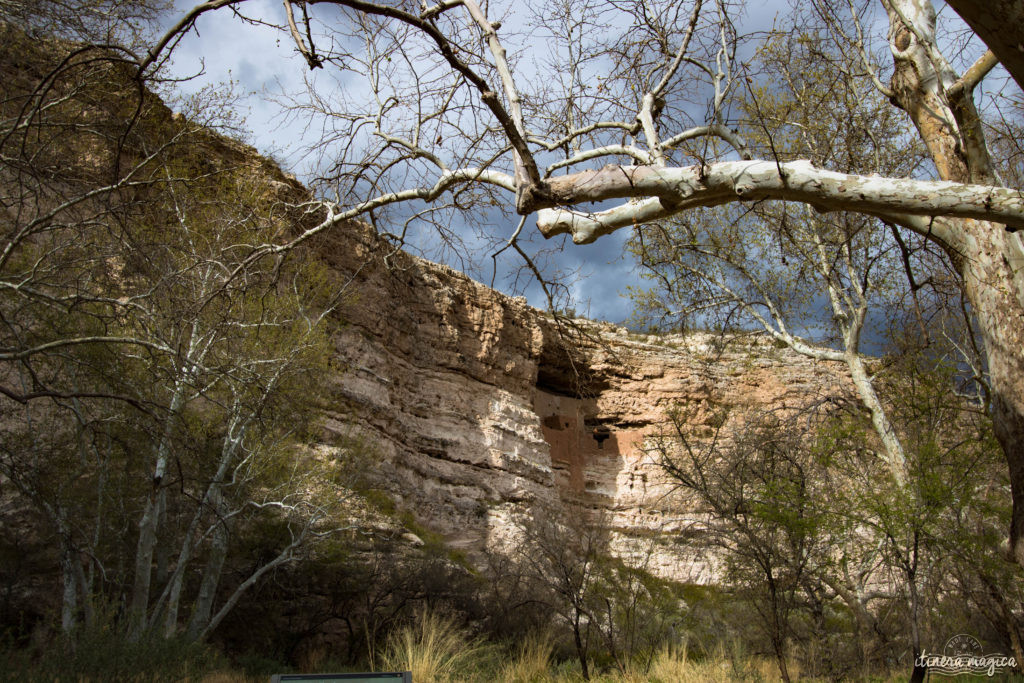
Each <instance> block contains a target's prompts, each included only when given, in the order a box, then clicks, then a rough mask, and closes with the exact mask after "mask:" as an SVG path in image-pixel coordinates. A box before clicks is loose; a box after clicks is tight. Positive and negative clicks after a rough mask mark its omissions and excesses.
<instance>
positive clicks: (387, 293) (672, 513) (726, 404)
mask: <svg viewBox="0 0 1024 683" xmlns="http://www.w3.org/2000/svg"><path fill="white" fill-rule="evenodd" d="M323 253H324V255H325V257H326V258H327V259H328V260H329V261H330V263H331V265H332V267H333V268H335V269H337V270H338V271H339V272H340V273H342V274H343V275H345V276H347V277H350V278H351V284H350V285H349V289H348V291H349V293H350V294H349V296H348V298H347V299H346V302H345V304H344V305H343V306H342V308H341V310H340V312H339V315H340V318H341V321H342V325H341V327H340V330H339V331H338V333H337V334H336V335H335V337H334V344H335V349H336V354H337V360H338V361H339V367H340V368H341V371H340V372H339V373H337V374H336V375H335V376H333V377H331V378H330V379H329V381H330V382H331V383H332V387H331V389H332V391H331V394H332V396H333V397H334V400H335V401H336V405H333V406H331V407H330V408H329V410H328V411H327V415H326V418H327V419H326V421H325V428H326V430H327V435H326V436H327V438H328V439H331V438H333V437H338V436H344V437H345V438H347V439H351V438H352V437H356V438H358V439H359V440H360V442H361V443H362V444H364V446H365V447H366V450H367V452H368V453H369V454H370V456H369V457H371V458H372V459H373V460H374V461H375V462H373V463H372V465H371V466H370V467H368V468H367V471H368V472H369V476H370V477H371V479H372V480H373V482H374V484H375V486H376V487H377V488H379V489H380V490H382V491H384V492H385V493H386V494H387V495H388V497H389V498H391V499H392V500H393V501H394V502H395V504H396V505H397V507H398V508H399V509H401V510H404V511H406V512H408V513H411V514H412V515H413V516H414V517H415V519H416V521H417V523H419V524H421V525H423V526H424V527H427V528H429V529H431V530H432V531H434V532H437V533H439V534H441V535H443V536H444V538H445V540H446V542H447V543H448V544H449V546H450V547H453V548H455V549H459V550H462V551H466V552H468V553H469V554H470V555H472V554H473V553H474V552H476V551H480V550H482V549H484V548H489V547H495V546H500V545H501V544H503V543H504V542H506V541H507V540H508V539H509V537H510V536H511V535H512V534H514V524H513V520H514V518H515V517H516V515H517V514H520V513H523V512H526V511H529V510H530V509H531V508H534V507H535V506H543V509H545V510H550V509H556V510H562V511H563V513H564V514H584V515H590V516H594V515H600V516H601V517H602V518H603V520H604V522H605V523H608V524H610V526H611V527H612V529H613V548H614V549H615V550H616V551H617V552H619V553H621V554H630V553H645V554H647V556H649V560H648V567H649V568H650V569H652V570H653V571H655V573H657V574H660V575H662V576H665V577H671V578H676V579H680V580H686V581H699V582H705V581H708V580H709V579H711V578H712V577H711V572H712V568H711V566H710V565H709V563H708V562H706V561H704V560H703V559H702V558H700V557H695V556H692V555H690V554H689V551H688V550H687V549H686V546H685V542H684V541H683V539H684V538H685V536H686V534H685V533H683V532H687V533H693V532H699V528H700V525H701V523H702V519H701V515H700V514H699V511H696V510H694V509H692V507H689V506H687V504H686V501H685V500H681V499H679V498H678V497H677V496H676V495H675V494H674V491H673V487H672V485H671V482H669V481H666V479H665V477H664V475H663V473H662V471H661V468H660V467H659V465H658V463H657V460H656V457H655V456H654V455H653V454H652V453H651V452H650V448H649V445H650V443H651V439H652V438H653V437H655V436H656V435H657V434H658V433H659V432H661V431H662V430H663V429H664V427H665V422H666V411H668V410H670V409H671V408H673V407H676V406H685V407H686V408H687V409H688V410H689V411H690V412H691V413H692V414H693V415H694V416H695V417H694V419H693V420H692V422H693V423H692V424H691V425H690V427H691V428H692V430H693V434H694V435H695V437H696V438H700V437H701V436H706V435H707V434H708V433H709V432H711V431H712V427H713V426H714V425H715V424H716V420H721V415H722V414H723V410H725V411H729V412H731V413H732V414H739V413H741V412H743V411H744V410H748V409H752V410H758V409H767V408H777V407H780V406H789V407H797V406H799V405H803V404H806V403H808V402H810V401H812V400H814V399H815V398H817V397H819V396H820V395H822V394H824V393H834V392H836V391H840V390H842V389H841V387H842V385H843V384H844V383H845V380H844V379H843V373H842V371H841V369H840V368H839V367H837V366H835V365H828V364H822V363H818V362H813V361H811V360H809V359H806V358H804V357H801V356H798V355H796V354H794V353H792V352H790V351H788V350H786V349H779V348H775V347H774V345H773V344H772V343H771V342H770V341H768V340H766V339H764V338H761V337H747V338H744V339H738V340H734V341H733V342H732V343H730V344H728V345H726V347H725V348H724V349H722V348H721V345H720V340H719V339H718V338H717V336H715V335H711V334H708V333H694V334H690V335H677V336H668V337H655V336H637V335H631V334H629V333H628V332H627V331H626V330H624V329H621V328H617V327H616V326H614V325H610V324H606V323H594V322H590V321H575V323H574V324H570V325H559V324H556V323H555V321H554V320H553V318H552V317H551V316H550V315H548V314H546V313H544V312H542V311H539V310H537V309H533V308H531V307H529V306H527V305H526V303H525V301H524V300H522V299H519V298H511V297H508V296H505V295H503V294H501V293H499V292H496V291H494V290H492V289H490V288H488V287H485V286H484V285H482V284H480V283H477V282H474V281H473V280H471V279H469V278H467V277H466V276H464V275H462V274H460V273H457V272H455V271H453V270H452V269H450V268H447V267H444V266H441V265H437V264H434V263H430V262H428V261H425V260H422V259H419V258H416V257H414V256H411V255H408V254H406V253H397V254H392V253H391V252H390V249H389V247H388V246H387V245H385V244H383V243H382V242H379V241H377V239H376V238H375V237H374V236H373V235H372V234H370V233H369V232H368V231H365V230H363V229H360V228H358V227H350V228H346V229H343V230H340V231H339V232H338V233H337V234H335V235H334V236H332V238H331V241H330V244H329V245H327V246H326V247H325V248H324V249H323ZM385 256H387V258H385Z"/></svg>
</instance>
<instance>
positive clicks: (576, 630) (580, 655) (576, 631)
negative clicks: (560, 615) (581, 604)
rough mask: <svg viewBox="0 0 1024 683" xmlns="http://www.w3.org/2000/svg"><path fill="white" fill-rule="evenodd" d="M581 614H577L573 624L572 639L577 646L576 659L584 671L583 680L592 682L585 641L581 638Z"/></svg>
mask: <svg viewBox="0 0 1024 683" xmlns="http://www.w3.org/2000/svg"><path fill="white" fill-rule="evenodd" d="M580 628H581V625H580V614H579V612H576V614H575V618H574V620H573V623H572V637H573V641H574V643H575V645H576V658H577V659H579V660H580V669H581V670H582V671H583V680H585V681H589V680H590V668H589V667H588V666H587V650H586V648H585V647H583V639H582V638H581V637H580Z"/></svg>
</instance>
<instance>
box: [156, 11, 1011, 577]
mask: <svg viewBox="0 0 1024 683" xmlns="http://www.w3.org/2000/svg"><path fill="white" fill-rule="evenodd" d="M950 4H951V5H952V6H953V7H955V8H956V9H957V11H958V12H960V13H961V14H962V15H963V17H964V18H965V19H966V20H967V22H968V23H969V24H970V26H971V27H973V28H974V29H975V30H977V32H978V33H977V35H978V36H980V38H981V40H982V41H984V42H986V43H988V44H990V45H991V46H992V50H985V51H984V53H983V54H980V56H979V57H978V58H977V59H976V60H971V61H965V60H964V55H965V54H971V55H973V54H974V53H980V52H981V51H982V50H981V48H980V47H979V48H978V49H976V50H974V52H972V51H971V50H967V51H963V50H961V49H960V43H961V42H962V41H960V42H958V41H957V40H954V38H956V36H955V35H954V36H953V37H952V38H950V37H949V36H951V35H952V34H951V33H949V30H950V27H952V28H953V29H954V30H956V29H958V28H962V27H963V24H962V23H960V21H961V20H960V19H958V18H957V17H956V16H955V15H954V14H953V13H952V12H949V11H946V12H945V13H944V14H943V16H942V17H941V20H942V21H941V22H940V21H939V17H937V14H936V11H935V8H934V7H933V5H932V3H931V2H928V1H927V0H881V2H879V3H869V2H866V1H858V0H852V1H850V2H840V1H839V0H818V1H817V2H815V3H813V9H814V10H815V16H816V19H817V21H818V22H819V24H820V26H821V27H822V29H823V31H824V32H823V34H822V38H821V39H822V40H823V41H830V42H831V43H832V44H834V45H835V46H837V47H839V48H840V49H842V50H843V51H845V52H846V53H847V54H849V55H852V56H854V57H856V59H855V60H853V64H854V65H855V66H854V68H851V69H850V70H848V72H847V73H846V75H845V78H847V79H849V81H850V82H868V83H870V84H871V86H872V87H874V88H876V89H877V90H878V91H879V92H881V93H882V94H884V95H885V97H886V98H887V99H888V100H889V101H890V102H891V103H892V105H893V106H894V107H896V108H897V109H899V110H901V111H902V113H903V115H905V116H907V117H908V118H909V120H910V121H911V122H912V123H913V125H914V128H915V129H916V136H917V137H918V138H919V141H920V142H921V143H923V144H924V146H925V147H926V149H927V152H928V155H929V157H930V161H931V164H930V165H929V166H928V167H927V168H924V169H919V170H917V171H916V172H914V173H913V174H910V175H901V176H886V175H884V174H882V173H880V171H879V169H877V168H875V167H874V166H873V165H872V164H870V163H868V164H865V165H863V166H861V167H856V168H847V169H839V170H837V169H833V168H829V167H828V166H824V165H819V164H816V163H814V162H813V161H812V160H809V159H794V160H785V161H783V160H781V159H779V158H775V157H774V156H773V155H764V156H762V157H760V158H752V156H751V153H750V150H748V149H747V147H746V145H745V144H744V141H743V140H744V135H746V134H748V133H749V132H751V130H754V129H755V128H756V127H757V121H751V120H749V119H744V118H743V117H740V116H738V113H737V112H736V110H735V109H734V101H735V98H736V96H737V95H740V94H742V92H743V91H745V90H746V89H747V87H748V86H757V85H760V86H764V87H771V83H772V75H771V74H764V75H760V76H759V75H757V74H755V73H753V72H750V71H747V70H746V68H745V64H744V55H749V54H750V49H749V48H750V47H751V46H752V45H753V46H756V43H757V41H758V40H759V37H758V34H756V33H752V32H748V31H747V29H746V28H745V26H746V25H745V24H744V19H743V17H744V14H743V12H744V7H743V6H742V4H740V3H733V2H728V0H706V1H705V0H693V1H692V2H685V3H680V2H658V1H657V0H624V1H611V0H608V1H602V0H584V1H583V2H567V1H561V2H560V1H555V2H545V3H508V4H499V3H487V4H484V5H481V4H480V3H479V2H477V1H476V0H441V1H440V2H437V3H429V2H423V3H413V2H411V1H395V2H373V1H371V0H306V1H305V2H299V1H297V0H285V2H284V3H283V9H284V11H283V12H282V14H281V16H280V17H279V19H280V25H281V29H282V30H283V31H285V32H287V34H288V35H290V36H291V38H292V40H294V43H295V46H296V49H297V50H298V51H299V53H300V54H301V55H302V56H303V57H304V58H305V60H306V62H307V63H308V65H309V68H310V69H311V70H317V71H318V70H320V69H323V70H324V72H332V73H334V74H335V75H336V76H337V81H336V83H335V84H334V85H332V86H330V87H326V86H325V84H326V82H327V80H328V79H327V78H322V77H320V76H319V75H318V78H317V79H315V80H314V79H311V80H310V83H311V84H312V88H311V91H310V93H309V98H308V100H306V101H305V102H304V103H303V106H304V107H305V110H306V111H308V112H312V113H322V114H325V115H326V116H325V118H324V121H325V123H324V124H323V127H322V130H323V131H324V134H323V136H322V138H323V139H322V143H323V146H322V147H321V151H322V152H323V155H324V162H325V163H324V168H323V179H324V186H323V188H321V196H322V197H324V199H323V200H322V201H320V202H319V203H318V208H319V209H320V210H321V212H322V213H321V215H322V217H323V219H322V221H321V222H320V223H319V224H318V225H316V226H313V227H311V228H310V229H309V230H308V231H307V232H306V233H304V235H302V236H300V238H299V239H303V238H305V237H308V236H311V235H312V234H315V233H317V232H319V231H322V230H325V229H328V228H330V227H331V226H335V225H340V224H343V223H344V222H345V221H348V220H350V219H353V218H357V217H365V218H368V219H371V220H373V221H375V222H378V224H381V223H383V221H385V220H387V219H388V217H389V216H391V217H396V216H397V217H399V218H400V219H401V217H403V216H404V217H405V218H408V216H410V215H413V216H414V217H415V218H416V219H418V220H422V221H424V222H427V223H434V224H443V223H444V222H445V221H446V220H447V217H448V216H450V215H451V213H452V212H460V211H465V210H471V209H473V208H474V207H480V206H486V205H491V206H495V205H497V206H507V207H509V208H512V207H514V210H515V212H516V213H517V214H519V215H520V216H522V217H523V218H524V220H523V221H521V222H520V226H519V228H520V230H521V229H522V228H523V227H524V225H525V219H526V218H527V217H531V216H535V218H536V225H537V228H538V230H539V231H540V232H541V233H542V234H543V235H544V236H547V237H553V236H555V235H560V234H568V235H570V236H571V238H572V240H573V241H574V242H576V243H587V242H592V241H594V240H596V239H598V238H599V237H601V236H603V235H608V234H610V233H612V232H614V231H616V230H619V229H620V228H632V227H633V226H635V225H639V224H643V223H647V222H651V221H655V220H659V219H662V218H666V217H669V216H673V215H676V214H681V213H684V212H687V211H690V210H692V209H696V208H701V207H713V206H720V205H724V204H731V203H737V202H745V203H750V202H754V203H757V202H762V201H766V200H782V201H787V202H796V203H800V204H805V205H808V206H810V207H811V208H812V209H813V210H814V211H817V212H823V213H829V212H834V211H853V212H856V213H860V214H864V215H866V216H872V217H876V218H880V219H882V220H884V221H885V222H887V223H889V224H892V225H895V226H899V229H900V230H901V231H904V232H906V233H912V234H917V235H920V236H922V237H923V238H924V239H927V240H929V241H930V242H931V243H933V244H935V245H937V246H938V247H939V248H940V249H941V250H943V251H944V252H945V253H946V254H947V257H948V259H949V261H950V262H951V264H952V266H953V268H954V269H955V271H956V272H957V274H958V276H959V278H960V279H961V281H962V287H963V289H964V292H965V295H966V299H967V301H968V302H969V308H970V312H971V313H972V314H973V315H974V316H975V317H976V320H977V325H978V327H979V329H980V331H981V336H982V339H983V343H984V351H985V354H986V362H987V371H988V373H989V375H990V378H991V386H992V401H991V406H992V408H991V410H992V415H993V418H994V423H995V429H996V434H997V437H998V439H999V441H1000V443H1001V445H1002V448H1003V450H1004V452H1005V455H1006V459H1007V463H1008V465H1009V469H1010V480H1011V488H1012V492H1013V498H1014V508H1013V514H1012V523H1011V530H1010V544H1011V553H1012V555H1013V557H1014V558H1015V559H1016V561H1017V562H1019V563H1022V564H1024V275H1022V274H1021V272H1020V270H1021V266H1022V265H1024V245H1022V242H1021V236H1020V234H1019V233H1018V232H1017V231H1018V229H1019V228H1020V227H1021V226H1022V225H1024V197H1022V195H1021V192H1020V188H1018V187H1006V186H1005V185H1004V183H1003V182H1002V181H1001V179H1000V178H1001V175H1000V173H999V167H1000V166H1001V165H1003V164H1004V163H1007V162H1009V163H1011V164H1012V163H1019V161H1014V160H1013V159H1006V158H1002V159H1000V158H994V157H993V154H992V152H993V149H992V148H991V147H990V145H989V144H988V142H987V141H988V138H989V135H990V130H989V129H988V126H987V122H986V119H985V117H984V116H983V114H984V111H979V108H978V104H977V99H978V98H976V96H975V89H976V88H977V86H978V84H979V83H980V82H981V81H982V80H983V79H984V78H986V76H988V75H989V74H990V73H991V72H992V70H993V69H994V68H995V67H996V66H997V65H998V64H999V63H1000V62H1001V63H1002V66H1003V68H1005V70H1006V71H1007V72H1008V73H1009V74H1010V76H1011V77H1012V78H1013V79H1014V80H1015V81H1016V83H1017V84H1021V83H1024V67H1022V65H1021V61H1020V55H1019V54H1018V52H1019V44H1020V43H1021V42H1022V39H1024V29H1021V28H1020V27H1021V26H1022V25H1024V24H1022V23H1021V22H1020V21H1013V20H1012V19H1013V16H1014V13H1016V14H1017V15H1019V13H1020V11H1021V10H1020V8H1019V3H1012V2H1009V1H1006V0H1000V1H999V2H996V3H987V2H986V3H982V2H977V1H976V0H959V1H957V2H952V3H950ZM251 7H252V6H251V5H249V3H247V2H246V1H245V0H208V1H207V2H202V3H200V4H197V5H196V6H195V7H193V8H192V9H191V10H190V11H188V12H187V13H186V14H185V15H184V16H182V17H181V19H180V21H179V22H178V23H177V24H176V25H175V26H173V27H172V28H171V29H170V30H169V31H168V32H167V33H166V35H164V37H163V38H162V39H160V40H159V41H157V42H156V43H155V44H154V45H153V47H152V48H151V49H150V50H149V51H148V52H147V53H146V54H145V55H143V56H140V59H139V68H140V70H141V72H142V73H143V74H145V73H148V72H149V71H150V70H151V69H154V68H156V67H158V66H159V65H160V64H161V63H162V60H163V59H165V57H166V56H167V54H168V50H169V49H172V48H173V46H174V44H175V43H176V41H178V40H179V39H180V38H181V36H182V35H183V34H184V33H185V32H187V31H188V30H190V29H191V28H192V27H193V26H194V24H195V21H196V19H197V18H198V17H199V16H200V15H202V14H203V13H205V12H209V11H215V10H221V9H224V10H226V11H233V12H235V13H236V14H238V15H240V16H242V17H243V18H245V13H246V11H247V10H248V9H250V8H251ZM805 8H806V6H805ZM781 11H784V8H781V7H780V12H781ZM794 11H796V10H794ZM248 18H249V19H254V20H259V21H263V22H267V21H273V20H274V18H273V17H248ZM1018 18H1019V17H1018ZM792 24H793V22H792V21H791V20H790V18H789V17H787V16H781V17H780V18H779V20H778V21H776V24H775V25H776V26H778V27H785V26H791V25H792ZM763 35H764V34H763V33H762V34H760V36H761V37H762V38H763ZM968 42H969V43H970V45H971V46H975V47H977V46H978V42H977V41H973V42H971V41H968ZM1000 73H1001V72H1000ZM748 79H749V80H748ZM357 83H358V84H359V85H358V86H357V85H356V84H357ZM1004 92H1006V93H1007V95H1006V96H1005V97H1004V98H1003V103H1004V104H1005V103H1008V102H1012V101H1013V99H1014V97H1018V95H1017V90H1016V88H1015V87H1014V86H1013V85H1012V84H1011V85H1008V86H1007V87H1006V88H1005V89H1004ZM837 106H842V104H841V103H837ZM1008 106H1009V105H1008ZM1015 115H1016V114H1013V113H1012V112H1011V113H1009V114H1008V116H1015ZM403 203H413V206H412V207H411V208H409V209H407V210H406V211H405V213H402V212H401V209H400V208H399V207H398V206H397V205H400V204H403ZM424 203H425V204H426V207H425V208H424V206H423V204H424ZM396 232H397V231H396ZM519 234H520V232H519V231H517V232H516V233H515V234H514V235H513V239H512V242H513V243H514V241H515V237H516V235H519ZM280 248H282V246H281V245H276V246H270V245H268V246H267V249H280Z"/></svg>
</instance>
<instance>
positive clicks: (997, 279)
mask: <svg viewBox="0 0 1024 683" xmlns="http://www.w3.org/2000/svg"><path fill="white" fill-rule="evenodd" d="M964 224H965V225H964V230H965V232H966V233H967V234H968V239H969V240H970V242H969V243H970V245H971V247H970V248H971V251H970V253H971V255H972V257H971V258H969V259H964V261H963V274H964V282H965V285H966V288H967V298H968V300H969V301H970V303H971V308H972V309H973V312H974V315H975V316H976V317H977V319H978V327H979V328H980V330H981V334H982V339H983V340H984V343H985V355H986V356H987V358H988V370H989V376H990V377H991V383H992V423H993V427H994V428H995V435H996V438H997V439H998V440H999V443H1000V445H1001V446H1002V447H1003V452H1004V454H1005V455H1006V463H1007V465H1008V466H1009V470H1010V492H1011V495H1012V498H1013V512H1012V515H1011V519H1010V554H1011V555H1012V557H1013V559H1014V560H1016V562H1017V563H1018V564H1020V565H1021V566H1024V296H1022V295H1021V290H1020V285H1021V284H1022V282H1021V281H1022V280H1024V271H1021V270H1019V269H1018V270H1016V272H1014V270H1012V267H1013V264H1012V261H1011V259H1010V258H1008V256H1007V255H1008V254H1009V252H1010V247H1012V246H1013V245H1011V244H1009V242H1010V240H1011V239H1017V238H1016V236H1014V235H1011V234H1009V233H1007V232H1005V231H1004V230H1003V229H1002V226H1001V225H998V224H995V223H986V222H982V221H964ZM1008 283H1009V284H1011V285H1017V286H1016V287H1011V286H1007V284H1008Z"/></svg>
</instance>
